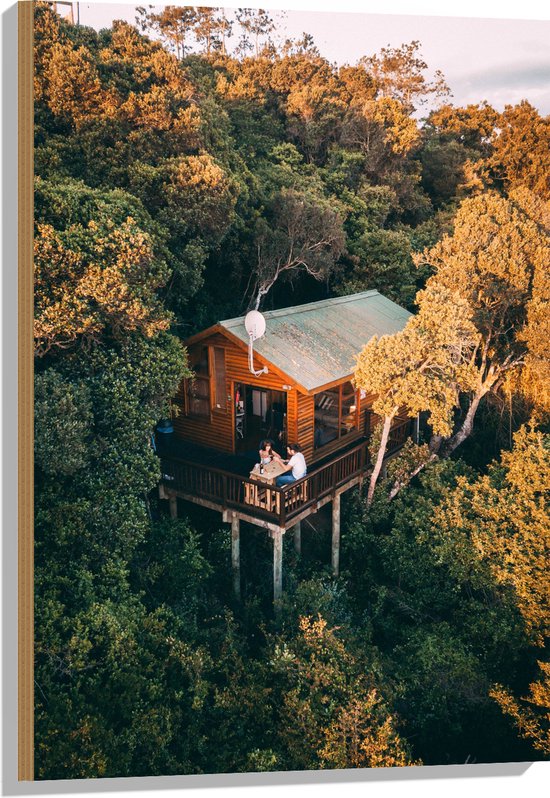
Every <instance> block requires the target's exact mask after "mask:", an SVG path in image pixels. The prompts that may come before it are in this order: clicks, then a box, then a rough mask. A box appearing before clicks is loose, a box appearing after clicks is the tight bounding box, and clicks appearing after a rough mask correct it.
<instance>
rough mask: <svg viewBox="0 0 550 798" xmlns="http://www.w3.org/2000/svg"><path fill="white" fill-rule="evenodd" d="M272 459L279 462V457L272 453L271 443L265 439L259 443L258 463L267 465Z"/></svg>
mask: <svg viewBox="0 0 550 798" xmlns="http://www.w3.org/2000/svg"><path fill="white" fill-rule="evenodd" d="M273 459H275V460H280V459H281V456H280V455H278V454H277V452H274V451H273V441H270V440H269V439H266V440H264V441H261V443H260V463H261V464H262V465H267V464H268V463H270V462H271V461H272V460H273Z"/></svg>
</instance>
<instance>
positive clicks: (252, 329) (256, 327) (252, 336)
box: [244, 310, 268, 377]
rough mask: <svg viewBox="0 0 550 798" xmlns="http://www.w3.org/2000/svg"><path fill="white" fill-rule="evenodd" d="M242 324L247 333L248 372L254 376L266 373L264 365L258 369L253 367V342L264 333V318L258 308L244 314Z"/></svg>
mask: <svg viewBox="0 0 550 798" xmlns="http://www.w3.org/2000/svg"><path fill="white" fill-rule="evenodd" d="M244 326H245V327H246V331H247V333H248V368H249V370H250V373H251V374H253V375H254V376H255V377H260V376H261V375H262V374H267V373H268V370H267V366H264V367H263V369H260V371H256V369H255V368H254V352H253V344H254V341H256V339H258V338H261V337H262V335H263V334H264V333H265V319H264V317H263V316H262V314H261V313H260V311H259V310H251V311H249V312H248V313H247V314H246V317H245V320H244Z"/></svg>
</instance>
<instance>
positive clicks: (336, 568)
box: [332, 494, 340, 576]
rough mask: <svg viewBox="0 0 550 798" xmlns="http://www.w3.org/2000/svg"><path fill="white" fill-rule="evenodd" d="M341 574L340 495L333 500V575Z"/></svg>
mask: <svg viewBox="0 0 550 798" xmlns="http://www.w3.org/2000/svg"><path fill="white" fill-rule="evenodd" d="M339 574H340V495H339V494H338V495H337V496H335V497H334V499H333V500H332V575H333V576H339Z"/></svg>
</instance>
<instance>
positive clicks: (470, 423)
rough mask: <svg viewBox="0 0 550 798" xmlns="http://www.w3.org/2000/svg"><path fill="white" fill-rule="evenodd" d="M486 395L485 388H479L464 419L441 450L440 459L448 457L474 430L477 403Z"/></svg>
mask: <svg viewBox="0 0 550 798" xmlns="http://www.w3.org/2000/svg"><path fill="white" fill-rule="evenodd" d="M486 393H487V390H486V389H485V388H480V389H479V390H478V392H477V393H476V394H474V397H473V398H472V401H471V402H470V407H469V408H468V412H467V413H466V418H465V419H464V422H463V424H462V426H461V427H460V429H459V430H458V432H456V433H455V434H454V435H453V436H452V437H451V438H449V440H448V441H447V442H446V443H445V444H444V446H443V450H442V453H441V456H442V457H449V456H450V455H451V454H452V453H453V452H454V450H455V449H457V448H458V447H459V446H460V444H461V443H464V441H465V440H466V438H469V437H470V435H471V434H472V431H473V429H474V419H475V415H476V413H477V409H478V407H479V403H480V402H481V400H482V399H483V397H484V395H485V394H486Z"/></svg>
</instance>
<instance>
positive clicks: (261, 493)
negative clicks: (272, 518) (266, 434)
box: [244, 460, 285, 511]
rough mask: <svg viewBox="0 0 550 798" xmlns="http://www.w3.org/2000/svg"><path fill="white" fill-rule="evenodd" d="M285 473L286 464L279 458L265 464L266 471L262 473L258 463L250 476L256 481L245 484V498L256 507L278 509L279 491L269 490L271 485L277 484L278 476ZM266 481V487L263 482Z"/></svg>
mask: <svg viewBox="0 0 550 798" xmlns="http://www.w3.org/2000/svg"><path fill="white" fill-rule="evenodd" d="M284 473H285V466H284V465H283V464H282V463H280V462H279V461H278V460H272V461H271V462H270V463H267V464H266V465H264V473H263V474H260V464H259V463H256V465H255V466H254V468H253V469H252V471H251V472H250V478H251V479H253V480H255V482H246V483H245V486H244V500H245V502H246V503H247V504H253V505H254V506H255V507H263V508H264V509H266V510H270V511H273V510H276V509H278V500H279V494H278V493H277V491H274V490H269V487H268V486H269V485H271V486H273V485H275V484H276V480H277V477H280V476H281V474H284ZM262 482H263V483H264V484H265V486H266V487H263V486H262V485H261V484H258V483H262Z"/></svg>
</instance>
